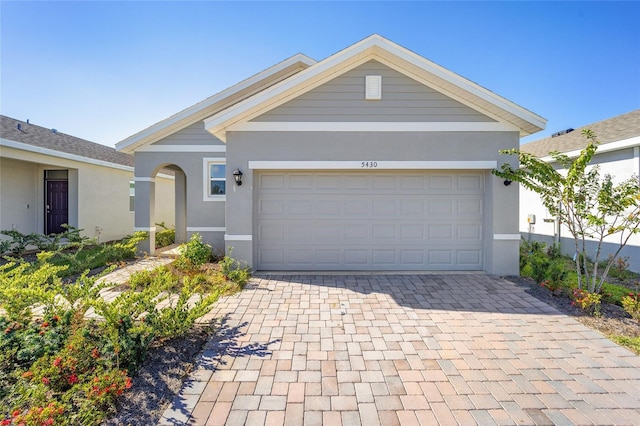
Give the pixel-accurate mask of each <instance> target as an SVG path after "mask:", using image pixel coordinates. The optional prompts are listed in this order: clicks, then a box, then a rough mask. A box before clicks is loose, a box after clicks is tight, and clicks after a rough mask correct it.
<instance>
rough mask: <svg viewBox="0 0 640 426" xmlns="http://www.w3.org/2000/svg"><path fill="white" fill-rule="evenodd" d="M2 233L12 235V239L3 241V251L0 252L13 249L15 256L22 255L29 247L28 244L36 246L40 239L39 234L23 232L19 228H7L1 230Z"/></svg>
mask: <svg viewBox="0 0 640 426" xmlns="http://www.w3.org/2000/svg"><path fill="white" fill-rule="evenodd" d="M0 234H2V235H6V236H7V237H11V239H10V240H6V241H8V243H7V242H3V243H2V247H1V248H2V251H1V252H0V254H2V253H5V252H7V251H11V253H12V254H13V255H14V256H22V254H23V253H24V252H25V250H26V249H27V246H30V245H34V246H35V245H37V244H38V242H39V241H40V235H39V234H23V233H22V232H20V231H18V230H17V229H5V230H2V231H0Z"/></svg>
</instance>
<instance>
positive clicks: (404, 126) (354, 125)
mask: <svg viewBox="0 0 640 426" xmlns="http://www.w3.org/2000/svg"><path fill="white" fill-rule="evenodd" d="M228 130H230V131H243V132H278V131H280V132H505V131H507V132H517V131H518V130H519V128H518V127H516V126H514V125H512V124H509V123H500V122H494V123H492V122H399V121H389V122H367V121H357V122H352V121H338V122H304V121H297V122H273V121H247V122H242V123H238V124H234V125H233V126H230V127H229V128H228Z"/></svg>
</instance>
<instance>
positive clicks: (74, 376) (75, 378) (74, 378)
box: [69, 374, 78, 385]
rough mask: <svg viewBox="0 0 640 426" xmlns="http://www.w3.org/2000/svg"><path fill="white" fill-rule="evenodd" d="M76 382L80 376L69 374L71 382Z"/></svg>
mask: <svg viewBox="0 0 640 426" xmlns="http://www.w3.org/2000/svg"><path fill="white" fill-rule="evenodd" d="M74 383H78V376H76V375H75V374H72V375H70V376H69V384H71V385H73V384H74Z"/></svg>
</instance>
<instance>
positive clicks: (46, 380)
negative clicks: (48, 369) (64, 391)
mask: <svg viewBox="0 0 640 426" xmlns="http://www.w3.org/2000/svg"><path fill="white" fill-rule="evenodd" d="M42 383H44V384H45V385H48V384H49V379H47V378H46V377H43V378H42Z"/></svg>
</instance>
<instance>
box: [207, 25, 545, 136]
mask: <svg viewBox="0 0 640 426" xmlns="http://www.w3.org/2000/svg"><path fill="white" fill-rule="evenodd" d="M372 58H375V59H380V58H385V59H386V60H387V61H389V62H395V64H396V67H395V68H401V69H402V72H405V73H409V74H410V75H412V76H414V78H417V79H418V80H419V81H422V82H423V83H425V84H429V85H435V86H437V87H438V89H439V90H441V91H443V92H444V93H445V94H447V95H449V96H452V97H453V98H455V99H457V100H461V101H462V99H461V98H462V96H460V94H456V92H458V93H462V94H464V95H465V99H464V103H466V104H467V105H470V106H473V107H474V108H476V109H478V110H480V111H483V112H485V113H487V114H488V115H490V116H493V117H495V118H496V119H498V120H501V121H506V122H509V123H511V124H513V125H515V126H516V127H518V128H519V129H520V136H521V137H522V136H527V135H529V134H533V133H536V132H538V131H541V130H543V129H544V128H545V126H546V122H547V120H546V119H545V118H543V117H541V116H539V115H537V114H534V113H533V112H531V111H528V110H526V109H525V108H523V107H521V106H519V105H517V104H515V103H513V102H511V101H509V100H507V99H505V98H503V97H501V96H499V95H496V94H495V93H493V92H491V91H489V90H487V89H485V88H483V87H481V86H479V85H478V84H476V83H473V82H472V81H470V80H467V79H466V78H464V77H462V76H460V75H458V74H455V73H453V72H451V71H449V70H447V69H446V68H443V67H441V66H440V65H437V64H435V63H434V62H432V61H429V60H428V59H425V58H423V57H421V56H420V55H418V54H416V53H414V52H411V51H410V50H408V49H406V48H404V47H402V46H399V45H397V44H396V43H393V42H391V41H389V40H387V39H385V38H384V37H381V36H379V35H377V34H374V35H372V36H370V37H368V38H366V39H364V40H362V41H360V42H358V43H356V44H354V45H352V46H350V47H348V48H346V49H344V50H342V51H340V52H338V53H336V54H334V55H332V56H329V57H328V58H326V59H324V60H322V61H320V62H318V63H316V64H315V65H313V66H311V67H309V68H308V69H306V70H304V71H302V72H300V73H298V74H297V75H295V76H293V77H291V78H290V79H288V80H286V81H282V82H280V83H279V84H277V85H274V86H273V87H271V88H270V90H268V91H263V92H260V93H257V94H256V95H254V96H251V97H249V98H247V99H245V100H243V101H242V102H239V103H237V104H236V105H234V106H233V107H230V108H227V109H225V110H224V111H221V112H220V113H218V114H216V115H214V116H211V117H210V118H208V119H206V120H205V129H206V130H208V131H209V132H211V133H212V134H214V135H215V136H216V137H218V138H219V139H221V140H223V141H224V140H226V129H227V128H228V127H229V126H231V125H233V124H236V123H238V122H241V121H249V120H251V119H252V118H255V116H257V115H259V114H261V113H263V112H265V110H267V109H271V108H274V107H276V106H278V105H281V104H282V103H284V102H286V101H287V100H289V99H291V98H293V97H295V96H297V95H299V94H300V93H301V92H304V91H308V90H311V89H312V88H314V87H316V86H318V85H320V84H322V83H323V82H324V81H327V80H328V79H330V78H333V75H334V74H335V73H337V72H338V71H340V72H345V71H347V70H349V69H350V68H353V67H355V66H357V65H359V64H360V63H363V62H364V61H366V60H369V59H372ZM394 58H397V59H394ZM398 59H400V61H398ZM427 77H428V78H427Z"/></svg>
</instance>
